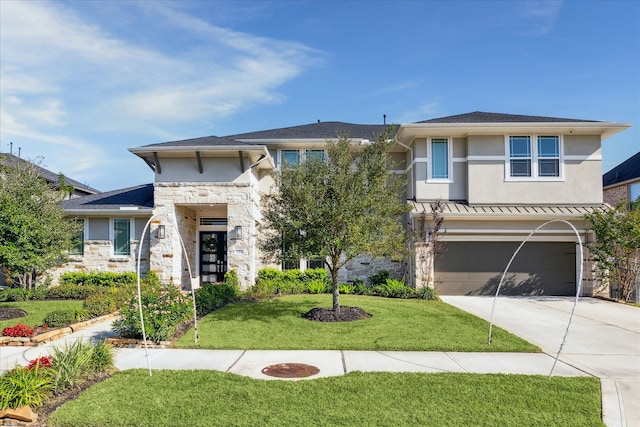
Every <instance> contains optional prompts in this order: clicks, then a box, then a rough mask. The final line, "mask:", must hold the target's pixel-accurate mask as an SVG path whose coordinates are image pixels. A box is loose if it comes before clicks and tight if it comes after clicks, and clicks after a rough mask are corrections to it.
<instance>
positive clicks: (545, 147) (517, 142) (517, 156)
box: [506, 135, 562, 179]
mask: <svg viewBox="0 0 640 427" xmlns="http://www.w3.org/2000/svg"><path fill="white" fill-rule="evenodd" d="M534 141H535V142H534ZM561 146H562V145H561V140H560V137H559V136H558V135H533V136H532V135H510V136H509V137H508V139H507V149H508V152H509V157H508V161H507V175H506V176H507V178H515V179H528V178H530V179H547V178H560V177H561V173H560V165H561V161H560V158H561V149H562V148H561Z"/></svg>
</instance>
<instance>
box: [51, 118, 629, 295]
mask: <svg viewBox="0 0 640 427" xmlns="http://www.w3.org/2000/svg"><path fill="white" fill-rule="evenodd" d="M629 126H630V125H628V124H619V123H610V122H600V121H590V120H575V119H562V118H551V117H538V116H522V115H512V114H496V113H484V112H473V113H468V114H461V115H456V116H448V117H441V118H437V119H431V120H426V121H422V122H417V123H408V124H402V125H400V126H399V127H398V129H397V131H396V135H395V142H396V144H395V145H394V148H393V150H392V153H391V155H392V157H393V159H394V160H395V163H396V165H397V166H396V168H397V170H396V171H390V172H402V173H405V172H406V175H407V179H408V181H407V193H406V195H405V196H406V200H407V201H408V202H409V203H411V204H412V207H413V210H412V212H411V213H410V214H409V215H407V216H406V217H405V218H403V221H404V222H405V225H406V227H407V230H408V231H410V232H411V231H412V230H416V229H418V228H419V227H420V224H419V223H420V221H422V220H423V218H424V216H423V215H422V214H423V213H425V212H428V211H429V209H430V208H429V202H430V201H434V200H441V201H443V202H444V211H443V213H442V216H443V217H444V228H443V230H442V237H441V239H442V240H443V241H444V242H445V244H446V246H445V250H444V251H443V252H441V253H438V254H436V255H435V262H429V261H430V260H428V259H424V257H423V256H422V255H420V256H413V257H408V258H407V259H405V260H396V259H390V258H388V259H369V258H367V257H364V256H363V257H360V258H358V259H355V260H353V261H352V262H351V263H350V264H349V265H348V266H346V267H345V268H344V269H342V271H341V277H340V280H341V281H348V280H353V279H354V278H356V277H358V278H362V279H367V278H368V277H369V276H371V275H372V274H373V273H375V272H377V271H379V270H382V269H384V270H388V271H390V272H391V273H392V275H394V276H396V277H405V279H407V281H408V282H409V283H411V284H412V285H413V286H417V287H421V286H425V285H427V286H435V287H436V289H437V290H438V291H439V292H440V293H442V294H491V293H492V292H495V288H496V286H497V282H498V280H499V278H500V275H501V274H502V271H503V270H504V267H505V266H506V264H507V262H508V261H509V258H510V257H511V255H512V253H513V251H514V250H515V249H516V248H517V247H518V245H519V244H520V242H521V241H522V240H523V239H524V238H525V237H526V236H527V235H528V234H529V233H530V232H531V231H532V230H533V229H535V228H536V227H538V226H539V225H541V224H542V223H544V222H545V221H547V220H551V219H563V220H566V221H569V222H571V223H572V224H573V225H574V226H575V227H576V228H577V230H578V232H579V234H580V238H581V240H582V241H583V242H588V241H590V240H591V239H593V236H592V235H591V234H590V233H589V232H588V230H587V225H586V223H585V222H584V220H583V215H584V214H585V213H587V212H590V211H591V210H593V209H598V208H600V207H601V206H602V203H603V201H602V182H601V178H600V177H601V160H602V159H601V151H600V150H601V142H602V140H604V139H606V138H608V137H610V136H612V135H614V134H616V133H618V132H620V131H622V130H624V129H626V128H627V127H629ZM384 127H385V125H359V124H351V123H343V122H320V121H318V122H317V123H312V124H308V125H302V126H293V127H287V128H280V129H271V130H264V131H257V132H250V133H244V134H236V135H228V136H225V137H216V136H210V137H203V138H195V139H188V140H181V141H171V142H165V143H159V144H150V145H145V146H141V147H135V148H131V149H129V151H131V152H132V153H133V154H134V155H136V156H138V157H140V158H141V159H142V160H143V161H144V162H145V163H146V164H147V165H148V166H149V167H150V168H151V170H153V172H154V174H155V182H154V184H153V185H147V186H142V187H135V188H131V189H124V190H119V191H116V192H112V193H113V194H111V193H104V194H102V195H93V196H87V197H84V198H80V199H74V200H69V201H65V202H63V206H64V208H65V209H66V210H67V212H68V213H69V215H70V216H74V217H78V218H82V219H84V221H85V233H86V234H85V236H84V239H85V248H84V254H77V258H76V259H75V260H74V261H73V262H71V263H69V264H67V265H65V266H63V267H62V268H59V269H57V272H56V274H59V273H61V272H62V271H69V270H76V269H83V268H84V269H90V270H96V269H97V270H114V271H122V270H127V269H133V267H134V265H135V256H134V255H135V254H136V248H138V247H141V248H142V252H141V270H142V272H143V273H144V272H146V271H149V270H153V271H155V272H157V273H158V275H159V277H160V278H161V280H163V281H165V282H173V283H176V284H181V286H182V287H183V288H185V289H187V288H189V287H190V286H192V284H193V285H195V286H198V285H201V284H203V283H208V282H217V281H220V280H222V278H223V276H224V272H225V271H227V270H229V269H235V270H236V271H237V272H238V275H239V278H240V281H241V284H242V286H243V287H248V286H251V285H252V284H253V283H254V281H255V278H256V277H257V272H258V270H259V269H260V268H262V267H263V264H262V263H261V258H260V253H259V250H258V248H257V244H256V243H257V238H258V233H259V224H260V222H261V213H260V206H261V204H260V200H261V194H264V193H266V192H268V191H269V189H270V188H272V186H273V185H274V181H273V179H272V177H271V172H272V171H273V170H275V169H277V168H279V167H280V165H281V164H282V163H283V161H285V160H286V161H287V162H289V163H296V162H300V161H304V159H305V158H308V157H310V156H323V155H324V151H323V150H324V147H325V144H326V140H327V139H331V138H336V136H337V135H338V134H347V135H348V136H349V138H350V139H351V141H352V143H353V145H354V147H357V146H359V145H361V144H366V143H368V142H369V141H370V140H371V139H372V138H374V135H375V134H377V133H380V132H381V131H383V130H384ZM147 222H149V229H150V232H149V233H144V235H143V233H142V231H143V229H144V228H145V226H146V224H147ZM576 239H577V238H576V236H575V233H574V232H573V230H572V229H571V228H570V227H569V226H567V225H566V224H563V223H553V224H550V225H549V226H548V227H546V228H545V229H544V230H541V231H540V232H539V233H537V234H536V235H535V236H533V238H532V239H531V242H530V243H528V244H527V245H525V247H524V248H523V252H521V254H520V255H519V256H518V257H517V258H516V260H515V262H514V264H513V266H512V268H511V271H510V272H509V275H508V277H507V279H508V280H507V284H506V286H505V287H504V289H505V292H506V293H511V294H545V295H570V294H572V293H573V294H575V289H576V275H577V273H576V271H577V266H578V263H579V260H578V259H577V257H576V252H577V251H576V245H577V240H576ZM183 248H184V249H183ZM187 260H188V262H187ZM312 265H313V264H312V262H311V261H308V260H304V259H301V260H300V263H299V267H301V268H306V267H309V266H312ZM297 266H298V265H297ZM425 268H429V269H431V270H432V273H433V274H432V277H433V278H434V280H433V283H427V282H425V280H424V275H423V274H422V273H423V272H424V270H425ZM189 269H191V277H190V274H189ZM192 277H193V279H192ZM583 290H584V294H587V295H591V294H593V293H595V292H598V291H599V290H598V289H595V288H594V286H593V282H592V280H591V276H590V275H589V274H585V276H584V285H583Z"/></svg>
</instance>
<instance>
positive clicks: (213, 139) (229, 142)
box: [143, 136, 252, 148]
mask: <svg viewBox="0 0 640 427" xmlns="http://www.w3.org/2000/svg"><path fill="white" fill-rule="evenodd" d="M233 145H238V146H249V145H252V144H247V143H244V142H240V141H234V140H233V139H230V138H224V137H219V136H204V137H202V138H191V139H183V140H180V141H169V142H161V143H158V144H149V145H144V146H143V147H185V148H187V147H206V146H210V147H225V146H233Z"/></svg>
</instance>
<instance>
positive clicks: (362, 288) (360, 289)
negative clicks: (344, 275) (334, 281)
mask: <svg viewBox="0 0 640 427" xmlns="http://www.w3.org/2000/svg"><path fill="white" fill-rule="evenodd" d="M353 284H354V285H355V286H356V289H355V291H354V293H355V294H358V295H371V294H372V293H373V289H372V288H371V286H367V284H366V283H364V282H363V281H362V280H360V279H358V278H356V279H354V280H353Z"/></svg>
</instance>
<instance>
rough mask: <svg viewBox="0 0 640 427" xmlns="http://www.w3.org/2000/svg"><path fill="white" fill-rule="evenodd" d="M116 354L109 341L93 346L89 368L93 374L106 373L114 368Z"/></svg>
mask: <svg viewBox="0 0 640 427" xmlns="http://www.w3.org/2000/svg"><path fill="white" fill-rule="evenodd" d="M114 360H115V353H114V350H113V347H112V346H111V345H109V344H108V343H107V341H106V340H105V341H99V342H97V343H95V345H94V346H93V353H91V360H90V361H89V366H90V368H91V370H92V371H93V372H96V373H97V372H104V371H107V370H109V369H111V368H113V366H114Z"/></svg>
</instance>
